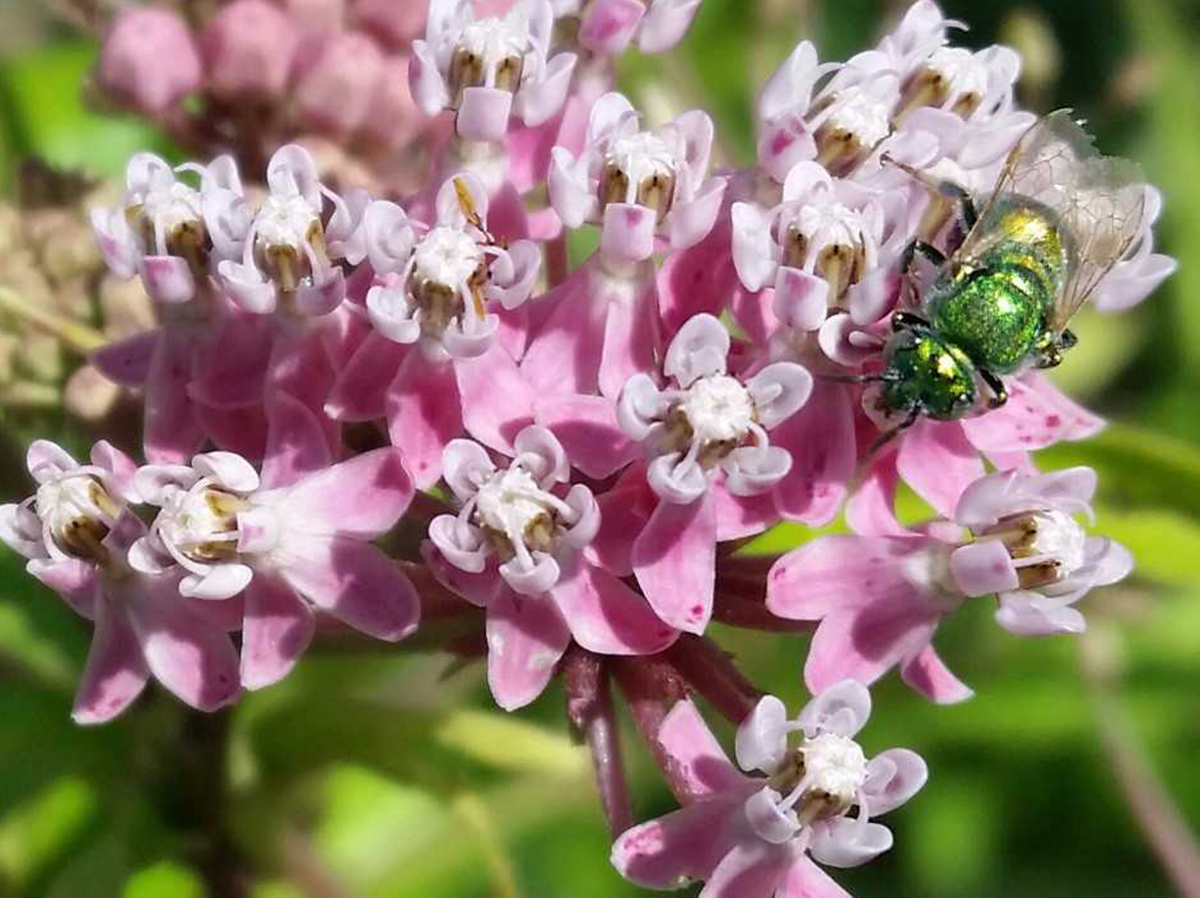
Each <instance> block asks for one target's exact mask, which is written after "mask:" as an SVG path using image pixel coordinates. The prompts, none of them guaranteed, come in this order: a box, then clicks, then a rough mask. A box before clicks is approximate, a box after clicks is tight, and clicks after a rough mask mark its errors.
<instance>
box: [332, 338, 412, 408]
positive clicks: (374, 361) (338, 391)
mask: <svg viewBox="0 0 1200 898" xmlns="http://www.w3.org/2000/svg"><path fill="white" fill-rule="evenodd" d="M408 352H409V347H407V346H401V345H400V344H399V343H395V342H393V341H391V340H389V339H388V338H387V337H384V336H381V335H380V334H377V333H374V332H372V333H370V334H368V335H367V336H366V338H365V339H364V340H363V342H362V344H361V345H360V346H359V347H358V349H357V350H355V352H354V355H352V356H351V357H350V361H349V362H348V363H347V364H346V367H344V368H343V369H342V370H341V371H340V372H339V373H338V379H337V381H336V382H335V383H334V385H333V389H332V390H331V391H330V393H329V398H328V399H327V400H326V401H325V414H327V415H329V417H331V418H333V419H334V420H335V421H371V420H373V419H375V418H382V417H383V415H384V410H385V409H386V408H387V392H388V386H389V384H391V382H392V381H393V380H394V379H395V377H396V372H397V371H398V370H399V369H400V364H401V362H403V361H404V357H405V355H406V354H407V353H408Z"/></svg>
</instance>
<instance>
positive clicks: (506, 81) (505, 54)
mask: <svg viewBox="0 0 1200 898" xmlns="http://www.w3.org/2000/svg"><path fill="white" fill-rule="evenodd" d="M553 26H554V13H553V11H552V10H551V7H550V2H549V0H520V2H518V3H517V4H515V5H514V6H513V7H512V9H511V10H509V11H508V13H507V14H505V15H504V16H502V17H501V16H494V17H489V18H480V17H477V16H476V14H475V11H474V10H473V9H472V6H471V3H470V0H431V2H430V5H429V18H428V21H427V24H426V29H425V40H423V41H422V40H417V41H413V45H412V52H413V58H412V63H411V64H410V66H409V83H410V85H411V87H412V95H413V99H415V100H416V102H417V106H419V107H420V108H421V111H422V112H424V113H425V114H426V115H429V116H434V115H437V114H438V113H440V112H441V111H442V110H444V109H453V110H455V130H456V131H457V133H458V135H459V136H460V137H462V138H465V139H466V140H472V141H481V142H488V143H495V142H498V141H501V140H503V139H504V136H505V135H506V134H507V133H508V123H509V117H510V116H511V115H516V117H517V118H519V119H520V120H521V121H522V122H523V123H524V124H526V125H530V126H535V127H536V126H537V125H540V124H542V123H544V122H546V121H548V120H549V119H550V118H552V117H553V116H554V115H555V114H556V113H557V112H558V111H559V110H560V109H561V108H562V105H563V103H564V102H565V100H566V98H567V92H568V90H569V89H570V86H571V74H572V72H573V71H574V69H575V61H576V57H575V54H574V53H559V54H557V55H555V56H553V57H551V56H550V55H549V51H550V38H551V32H552V30H553Z"/></svg>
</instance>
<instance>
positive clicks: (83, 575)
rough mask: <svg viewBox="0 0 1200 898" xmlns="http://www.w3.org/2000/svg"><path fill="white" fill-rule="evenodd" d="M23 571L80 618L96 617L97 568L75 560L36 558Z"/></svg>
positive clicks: (90, 618)
mask: <svg viewBox="0 0 1200 898" xmlns="http://www.w3.org/2000/svg"><path fill="white" fill-rule="evenodd" d="M25 570H26V571H28V572H29V574H30V575H31V576H33V577H36V578H37V579H38V580H40V581H41V582H42V583H44V584H46V586H48V587H50V588H51V589H53V590H54V591H55V592H56V593H58V594H59V596H61V597H62V600H63V601H64V602H66V603H67V604H68V605H70V606H71V608H72V609H73V610H74V611H75V613H76V614H78V615H80V616H81V617H86V618H87V619H88V620H92V619H93V618H94V617H95V614H96V605H97V602H96V598H97V596H96V584H97V575H96V568H95V567H93V566H92V565H90V564H88V563H87V562H86V561H82V560H81V559H78V558H67V559H64V560H62V561H50V560H48V559H44V558H35V559H34V560H32V561H30V562H29V563H28V564H27V565H26V566H25Z"/></svg>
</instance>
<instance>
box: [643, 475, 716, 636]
mask: <svg viewBox="0 0 1200 898" xmlns="http://www.w3.org/2000/svg"><path fill="white" fill-rule="evenodd" d="M716 548H717V503H716V500H715V499H714V498H713V497H712V495H711V493H706V494H705V495H703V496H702V497H701V498H699V499H697V500H696V501H695V502H693V503H691V504H690V505H676V504H674V503H672V502H660V503H659V505H658V507H657V508H656V509H655V510H654V513H653V514H652V515H651V516H650V520H649V521H648V522H647V524H646V527H645V529H644V530H642V532H641V534H640V535H639V536H638V537H637V539H636V540H634V543H633V552H632V561H633V569H634V573H636V574H637V580H638V584H639V585H640V586H641V587H642V591H643V592H644V593H645V594H646V599H647V601H649V602H650V606H651V607H652V608H653V609H654V611H655V613H656V614H657V615H658V616H659V617H660V618H661V619H662V620H663V622H665V623H666V624H668V625H670V626H672V627H675V628H677V629H680V630H685V631H687V632H689V633H703V632H704V628H705V627H707V626H708V619H709V617H711V616H712V601H713V581H714V577H715V566H716Z"/></svg>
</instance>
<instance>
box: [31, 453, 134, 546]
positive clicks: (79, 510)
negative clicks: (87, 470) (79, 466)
mask: <svg viewBox="0 0 1200 898" xmlns="http://www.w3.org/2000/svg"><path fill="white" fill-rule="evenodd" d="M34 509H35V511H36V513H37V516H38V517H39V518H40V519H41V521H42V526H43V527H44V528H46V531H47V532H48V535H49V537H50V539H52V540H54V544H55V545H56V546H57V547H58V548H59V549H61V550H62V551H63V552H64V553H65V554H67V555H70V556H72V557H74V558H83V559H85V560H87V561H97V562H98V561H103V560H104V559H105V558H106V557H107V552H106V551H105V549H104V547H103V546H101V545H100V544H101V542H103V541H104V538H105V537H106V536H108V531H109V530H110V529H111V528H112V525H113V524H114V523H115V522H116V519H117V516H118V515H119V514H120V513H121V506H120V504H119V503H117V502H116V501H115V500H114V499H113V498H112V496H110V495H109V494H108V491H107V490H105V488H104V485H103V484H102V483H101V482H100V481H99V480H98V479H96V478H95V477H93V476H91V475H90V474H75V475H72V476H68V477H63V478H62V479H60V480H51V481H47V482H46V483H43V484H42V485H41V486H39V487H38V490H37V494H36V496H35V497H34Z"/></svg>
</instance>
